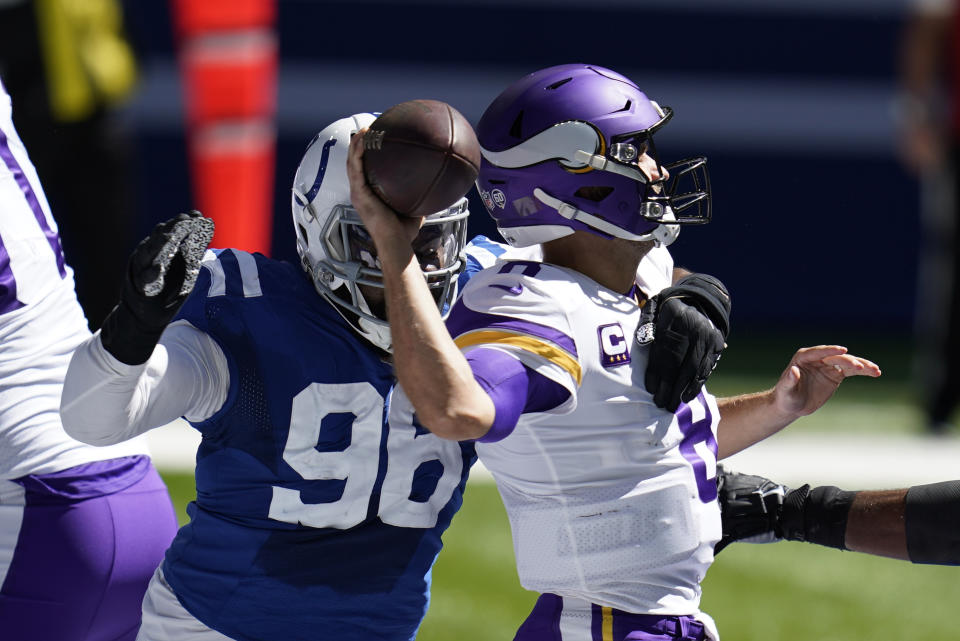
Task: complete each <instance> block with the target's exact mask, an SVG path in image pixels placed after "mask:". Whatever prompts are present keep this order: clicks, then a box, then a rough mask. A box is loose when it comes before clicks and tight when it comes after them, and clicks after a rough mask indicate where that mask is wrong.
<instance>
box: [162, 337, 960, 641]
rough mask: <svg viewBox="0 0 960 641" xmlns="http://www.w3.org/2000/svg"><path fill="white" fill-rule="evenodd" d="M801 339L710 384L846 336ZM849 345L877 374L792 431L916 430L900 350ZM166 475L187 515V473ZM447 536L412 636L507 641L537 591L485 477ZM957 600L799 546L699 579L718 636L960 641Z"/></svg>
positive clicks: (947, 575) (733, 386) (932, 578)
mask: <svg viewBox="0 0 960 641" xmlns="http://www.w3.org/2000/svg"><path fill="white" fill-rule="evenodd" d="M801 341H802V342H786V341H771V342H770V343H755V345H756V347H755V348H754V349H751V350H741V351H740V352H739V353H738V352H737V350H734V349H731V350H730V352H729V354H728V355H725V356H724V360H723V361H721V365H720V367H718V368H717V372H716V374H715V376H714V378H713V379H711V383H710V386H711V388H712V389H713V391H714V393H717V394H719V395H727V394H735V393H739V392H746V391H754V390H758V389H762V388H765V387H769V386H771V385H773V384H774V382H775V381H776V378H777V376H778V375H779V373H780V371H781V370H782V369H783V367H784V366H785V365H786V363H787V360H788V359H789V357H790V356H791V355H792V353H793V350H794V349H795V348H796V347H799V346H801V345H813V344H817V343H819V342H828V341H834V342H841V343H842V342H843V337H839V338H833V337H824V338H821V337H808V338H807V339H806V340H803V339H801ZM851 343H852V342H851ZM848 346H849V347H850V348H851V351H855V352H856V353H858V354H860V355H862V356H866V357H869V358H872V359H873V360H875V361H876V362H877V363H879V364H880V366H881V368H883V370H884V375H883V378H881V379H878V380H853V381H849V382H847V383H845V384H844V387H843V388H842V389H841V391H840V392H839V393H838V394H837V396H836V397H835V398H834V399H833V400H832V401H831V403H829V404H828V405H827V406H826V407H825V408H824V409H823V410H821V411H820V412H818V413H817V414H815V415H814V416H811V417H807V418H805V419H803V420H802V421H801V422H800V423H798V424H797V425H796V426H793V427H791V429H792V430H803V431H810V432H818V433H819V432H824V433H827V432H836V431H843V432H867V431H870V432H886V433H917V434H919V433H920V432H921V430H922V425H921V422H920V414H919V412H918V411H917V409H916V407H915V404H914V399H913V396H912V392H911V388H910V386H909V384H908V378H909V376H908V359H907V358H906V357H905V353H904V351H903V350H902V349H900V350H896V349H893V350H891V349H889V348H884V345H883V343H880V342H865V343H864V344H862V345H860V344H848ZM164 477H165V479H166V481H167V484H168V486H169V487H170V491H171V494H172V495H173V497H174V502H175V503H176V506H177V510H178V513H179V514H180V516H181V520H184V519H185V518H186V515H185V513H184V506H185V505H186V503H187V502H188V501H189V500H191V499H192V498H193V496H194V490H193V478H192V476H189V475H183V474H164ZM444 541H445V549H444V551H443V553H442V554H441V555H440V559H439V561H438V562H437V565H436V567H435V569H434V583H433V585H434V589H433V602H432V605H431V607H430V612H429V614H428V615H427V619H426V621H425V622H424V625H423V628H422V629H421V632H420V635H419V639H421V640H423V641H454V640H455V641H497V640H503V641H510V639H512V638H513V634H514V631H515V630H516V627H517V625H518V624H519V623H520V622H521V621H522V620H523V618H524V617H525V616H526V614H527V613H528V612H529V609H530V607H531V605H532V604H533V602H534V600H535V595H534V594H532V593H530V592H527V591H525V590H523V589H522V588H521V587H520V585H519V583H518V580H517V575H516V571H515V570H514V566H513V547H512V544H511V541H510V531H509V526H508V524H507V520H506V514H505V513H504V510H503V507H502V505H501V504H500V499H499V496H498V494H497V492H496V489H495V488H494V486H493V485H492V484H489V483H486V484H485V483H478V482H471V483H470V485H469V487H468V488H467V493H466V497H465V501H464V507H463V509H462V510H461V511H460V513H459V514H458V515H457V517H456V518H455V519H454V522H453V525H452V526H451V528H450V530H449V531H448V532H447V533H446V535H445V536H444ZM958 605H960V568H947V567H931V566H915V565H911V564H909V563H905V562H901V561H893V560H888V559H880V558H876V557H868V556H864V555H858V554H855V553H851V552H839V551H836V550H828V549H825V548H819V547H816V546H813V545H809V544H805V543H779V544H775V545H745V544H740V545H734V546H732V547H730V548H728V549H727V550H725V551H724V552H723V553H722V554H721V555H720V556H719V557H718V559H717V562H716V563H715V564H714V566H713V567H712V568H711V570H710V573H709V574H708V575H707V578H706V580H705V582H704V598H703V603H702V607H703V610H704V611H705V612H707V613H709V614H710V615H712V616H713V617H714V619H715V620H716V622H717V625H718V626H719V629H720V633H721V636H722V637H723V639H724V640H725V641H907V640H910V641H912V640H914V639H928V638H929V639H937V640H944V641H950V640H953V639H960V632H957V630H956V626H955V624H954V623H953V621H952V618H953V615H954V614H955V612H954V610H955V609H956V608H957V607H958Z"/></svg>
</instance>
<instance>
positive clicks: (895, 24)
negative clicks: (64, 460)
mask: <svg viewBox="0 0 960 641" xmlns="http://www.w3.org/2000/svg"><path fill="white" fill-rule="evenodd" d="M193 1H194V2H203V1H204V0H193ZM0 4H2V3H0ZM905 7H906V0H593V1H592V2H589V3H583V2H573V1H571V0H450V1H448V2H445V1H444V0H433V1H431V0H421V1H420V2H400V1H390V0H343V1H340V2H320V1H313V0H279V2H278V4H277V33H278V42H279V54H280V58H279V62H280V64H279V77H278V80H279V82H278V94H277V118H276V126H277V150H276V168H275V170H276V174H275V175H276V180H275V187H274V195H273V201H274V211H275V216H274V217H273V220H272V232H273V233H272V241H271V243H272V244H271V253H272V255H273V256H274V257H277V258H286V259H291V260H293V259H295V250H294V240H293V234H292V230H291V226H290V218H289V184H290V180H291V177H292V175H293V172H294V170H295V168H296V165H297V163H298V161H299V159H300V155H301V153H302V151H303V149H304V147H305V146H306V144H307V142H308V141H309V140H310V139H311V137H312V136H313V134H314V133H315V132H316V131H318V130H319V129H320V128H321V127H322V126H324V125H325V124H327V123H329V122H331V121H333V120H334V119H336V118H339V117H341V116H343V115H345V114H349V113H354V112H358V111H371V110H383V109H386V108H387V107H389V106H390V105H392V104H395V103H397V102H400V101H403V100H408V99H413V98H424V97H429V98H435V99H440V100H444V101H447V102H449V103H451V104H453V105H454V106H456V107H457V108H458V109H459V110H460V111H461V112H463V114H464V115H465V116H466V117H467V118H468V119H469V120H470V121H471V122H473V123H476V122H477V120H478V119H479V116H480V114H481V113H482V110H483V109H484V107H485V106H486V105H487V104H488V103H489V102H490V100H491V99H492V98H493V97H495V96H496V95H497V93H499V91H500V90H501V89H502V88H503V87H504V86H506V85H507V84H508V83H510V82H512V81H513V80H515V79H516V78H518V77H520V76H522V75H523V74H525V73H528V72H530V71H533V70H535V69H538V68H541V67H545V66H548V65H552V64H558V63H563V62H577V61H581V62H593V63H597V64H600V65H605V66H609V67H611V68H614V69H616V70H618V71H620V72H621V73H623V74H625V75H627V76H629V77H631V78H632V79H634V80H636V81H637V82H638V83H639V84H640V86H641V87H642V88H644V90H645V91H646V92H647V93H648V95H650V96H651V97H652V98H654V99H656V100H658V101H660V102H662V103H664V104H668V105H670V106H672V107H673V108H674V110H675V112H676V117H675V118H674V120H673V122H672V123H671V124H670V125H669V126H668V127H667V128H666V129H665V130H664V131H663V132H662V134H660V135H659V137H658V139H657V143H658V148H659V149H660V151H661V153H662V154H663V156H664V157H665V158H666V159H678V158H682V157H686V156H688V155H694V154H704V155H706V156H707V157H708V158H709V160H710V170H711V174H712V181H713V189H714V199H715V200H714V221H713V222H712V223H711V224H710V225H709V226H708V227H705V228H699V229H688V230H686V231H685V232H684V233H683V234H682V235H681V237H680V239H679V241H678V242H677V243H676V244H675V245H674V246H673V248H672V249H673V250H674V254H675V256H676V258H677V263H678V264H680V265H684V266H687V267H689V268H691V269H694V270H703V271H708V272H710V273H713V274H716V275H717V276H719V277H720V278H721V279H723V280H724V281H725V282H726V283H727V285H728V286H729V288H730V290H731V292H732V294H733V298H734V311H733V332H732V335H731V338H730V341H729V343H730V348H729V350H728V352H727V353H726V354H725V355H724V357H723V359H722V361H721V363H720V366H719V367H718V369H717V372H716V374H715V376H714V379H713V380H712V382H711V386H712V388H713V390H714V391H715V392H718V393H720V394H729V393H736V392H741V391H749V390H755V389H759V388H761V387H767V386H770V385H772V384H773V382H774V381H775V380H776V376H777V375H778V374H779V372H780V370H781V369H782V367H783V366H784V365H785V363H786V361H787V359H788V358H789V356H790V354H791V353H792V352H793V350H794V349H795V348H796V347H799V346H801V345H809V344H817V343H826V342H830V343H833V342H836V343H841V344H845V345H847V346H849V347H850V348H851V350H852V351H854V352H855V353H858V354H860V355H863V356H867V357H870V358H872V359H873V360H875V361H877V362H878V363H879V364H880V366H881V367H882V369H883V371H884V376H883V378H882V379H880V380H878V381H851V382H849V383H846V384H845V385H844V388H843V389H842V390H841V392H840V393H839V394H838V396H837V398H836V399H835V400H834V401H833V402H832V403H831V404H830V405H829V406H828V407H827V408H826V409H825V410H824V411H822V412H821V413H819V414H818V415H817V416H815V417H811V418H808V419H805V420H803V421H801V422H799V423H798V424H797V425H795V426H794V427H792V428H791V429H790V432H789V434H785V435H782V436H780V437H777V438H775V439H773V440H771V441H770V442H769V443H764V444H762V445H761V446H758V448H756V451H754V452H751V453H750V454H749V456H747V455H744V457H742V458H739V459H738V460H736V461H735V462H734V464H735V465H736V467H737V468H738V469H743V470H744V471H751V472H760V473H765V474H769V475H772V476H774V477H775V478H778V480H782V481H785V482H788V483H798V482H803V481H811V482H829V483H840V484H846V485H847V486H853V485H859V486H862V487H883V486H894V485H901V484H904V483H915V482H926V481H933V480H938V479H945V478H955V477H957V475H958V473H960V444H958V439H957V432H956V431H954V432H953V433H952V434H951V435H948V436H947V437H942V438H934V437H931V436H927V435H926V434H925V432H924V429H923V425H922V420H921V416H920V413H919V411H918V409H917V407H916V402H915V390H914V388H913V387H912V384H911V353H912V342H913V340H914V337H913V322H914V321H913V319H914V307H915V305H916V296H915V294H914V292H916V291H917V284H918V276H917V273H918V272H917V265H918V258H919V257H918V242H919V224H918V212H917V202H918V186H917V184H916V182H915V181H914V180H913V179H912V178H910V177H909V175H908V174H907V173H906V172H904V170H903V169H902V168H901V166H900V164H899V162H898V160H897V157H896V154H895V146H896V141H895V135H894V132H895V128H894V120H893V113H892V108H891V106H892V99H893V97H894V95H895V91H896V87H895V71H896V55H897V47H898V42H899V38H900V34H901V29H902V26H903V21H904V16H905ZM123 8H124V11H125V19H126V23H127V29H128V34H129V36H130V38H131V41H132V43H133V45H134V46H135V49H136V54H137V58H138V62H139V65H140V77H139V84H138V87H137V90H136V92H135V93H134V94H133V96H132V99H131V100H130V101H129V102H128V103H127V104H125V105H124V106H123V107H122V108H121V110H120V112H119V116H120V119H121V123H122V124H123V125H124V126H125V128H126V129H127V130H128V131H129V132H130V133H131V134H132V136H133V141H134V142H135V149H136V150H137V153H136V155H135V156H134V167H133V170H134V176H135V184H134V194H135V196H136V203H137V205H136V208H135V217H136V220H135V227H136V229H135V230H134V231H135V232H136V233H135V234H134V235H133V236H132V237H131V238H129V239H127V242H128V243H129V246H130V248H132V246H133V244H134V243H135V240H136V239H137V238H139V237H141V236H142V235H144V234H145V233H146V232H147V231H148V230H149V228H150V227H151V226H152V225H153V224H154V223H156V222H158V221H160V220H163V219H165V218H167V217H169V216H170V215H171V214H173V213H175V212H178V211H181V210H185V209H190V208H192V207H193V206H194V202H195V199H194V196H192V195H191V190H190V176H189V169H188V163H187V139H186V135H185V128H184V121H185V108H184V93H183V88H182V84H181V77H180V73H179V70H178V67H177V63H176V60H175V48H174V41H173V36H172V33H173V28H172V20H171V15H170V7H169V3H168V2H167V1H166V0H146V1H145V0H125V1H124V2H123ZM471 198H472V207H471V209H472V210H473V211H474V212H475V216H474V218H473V220H472V222H471V225H472V231H473V232H474V233H486V234H490V235H495V232H494V230H493V228H492V226H491V225H490V223H489V221H488V219H487V217H486V215H485V213H484V212H483V208H482V205H481V204H480V203H479V200H478V199H477V198H476V194H471ZM54 206H55V207H56V203H54ZM91 250H92V249H91ZM193 438H194V435H192V434H191V433H190V430H189V428H184V427H183V426H180V427H174V428H169V429H168V430H165V431H163V434H160V433H159V432H158V433H155V434H154V445H155V448H156V450H157V458H158V463H159V465H160V466H162V467H163V469H164V472H165V478H166V479H167V481H168V483H169V485H170V488H171V492H172V494H173V496H174V500H175V502H176V503H177V506H178V510H179V512H180V514H181V518H184V513H183V506H184V505H185V503H186V502H187V501H189V500H190V499H191V498H192V496H193V481H192V477H191V476H190V472H189V470H190V467H191V460H192V455H193V451H194V450H193V449H192V443H193V442H194V441H193V440H192V439H193ZM467 497H468V498H467V501H466V504H465V508H464V510H463V511H462V513H461V514H460V515H459V516H458V517H457V519H455V523H454V525H453V527H452V528H451V531H450V532H449V533H448V535H447V537H446V545H447V550H446V551H445V552H444V554H443V555H441V559H440V561H439V562H438V566H437V568H436V571H435V594H434V603H433V605H432V607H431V611H430V614H429V616H428V619H427V622H426V623H425V625H424V628H423V630H422V634H421V638H423V639H425V640H430V641H433V640H436V641H440V640H444V641H446V640H449V639H458V640H460V641H470V640H473V639H477V640H479V639H485V640H486V639H509V638H512V634H513V631H514V630H515V628H516V625H517V624H518V623H519V622H520V621H521V620H522V618H523V617H524V615H525V614H526V613H527V611H528V608H529V606H530V604H531V603H532V601H533V595H531V594H530V593H527V592H524V591H523V590H522V589H521V588H520V587H519V586H518V584H517V579H516V574H515V572H514V570H513V566H512V563H513V555H512V547H511V544H510V536H509V530H508V528H507V525H506V520H505V516H504V513H503V510H502V508H501V507H500V505H499V499H498V498H497V495H496V490H495V488H494V487H493V486H492V484H490V483H489V482H488V481H486V480H485V479H484V478H483V477H482V475H478V476H477V478H476V479H475V480H473V481H471V487H470V489H469V490H468V492H467ZM841 556H842V557H843V558H840V557H841ZM958 597H960V582H958V580H957V574H956V570H954V569H950V568H929V567H917V566H911V565H909V564H905V563H899V562H895V561H888V560H883V559H872V558H866V557H858V556H856V555H854V554H851V553H840V552H836V551H831V550H823V549H817V548H814V547H812V546H807V545H804V544H781V545H774V546H746V545H741V546H734V547H733V548H731V549H729V550H728V551H726V552H724V553H723V554H722V555H721V556H720V557H719V559H718V562H717V563H716V565H715V567H714V568H713V569H712V570H711V573H710V575H709V576H708V578H707V581H706V584H705V598H704V609H705V610H706V611H707V612H710V613H711V614H712V615H713V616H714V617H715V618H716V619H717V622H718V624H719V626H720V630H721V633H722V634H723V635H724V638H725V639H741V640H745V641H828V640H831V641H832V640H838V641H839V640H861V639H862V640H864V641H866V640H868V639H869V640H870V641H873V640H875V639H881V638H882V639H913V638H923V637H935V638H945V639H956V638H960V633H957V632H956V630H955V629H954V628H955V626H954V625H952V622H951V619H952V616H951V615H953V614H954V612H953V609H954V604H955V603H956V602H957V600H958Z"/></svg>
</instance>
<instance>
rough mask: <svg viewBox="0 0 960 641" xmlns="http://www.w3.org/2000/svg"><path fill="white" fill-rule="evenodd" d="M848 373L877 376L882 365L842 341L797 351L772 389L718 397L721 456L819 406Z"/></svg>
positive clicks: (718, 435)
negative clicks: (852, 349) (855, 354)
mask: <svg viewBox="0 0 960 641" xmlns="http://www.w3.org/2000/svg"><path fill="white" fill-rule="evenodd" d="M848 376H870V377H874V378H875V377H877V376H880V368H879V367H877V365H876V364H875V363H873V362H871V361H868V360H867V359H865V358H860V357H859V356H853V355H851V354H847V348H846V347H841V346H839V345H818V346H816V347H804V348H802V349H799V350H797V352H796V353H795V354H794V355H793V358H792V359H791V360H790V363H789V364H788V365H787V368H786V369H785V370H783V373H782V374H780V379H779V380H778V381H777V384H776V385H775V386H774V387H773V388H772V389H769V390H767V391H765V392H757V393H754V394H742V395H740V396H732V397H729V398H722V399H718V400H717V405H718V407H719V409H720V424H719V426H718V427H717V432H718V434H717V441H718V446H719V453H718V455H717V458H718V459H724V458H726V457H728V456H731V455H733V454H736V453H737V452H739V451H740V450H743V449H746V448H747V447H749V446H751V445H753V444H754V443H757V442H759V441H762V440H763V439H765V438H767V437H768V436H771V435H773V434H776V433H777V432H779V431H780V430H782V429H783V428H784V427H786V426H787V425H789V424H790V423H792V422H793V421H795V420H796V419H798V418H800V417H801V416H806V415H808V414H812V413H813V412H815V411H817V410H818V409H820V407H822V406H823V404H824V403H826V402H827V401H828V400H829V399H830V397H831V396H832V395H833V393H834V392H835V391H836V390H837V387H839V386H840V383H842V382H843V380H844V379H845V378H847V377H848Z"/></svg>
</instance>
